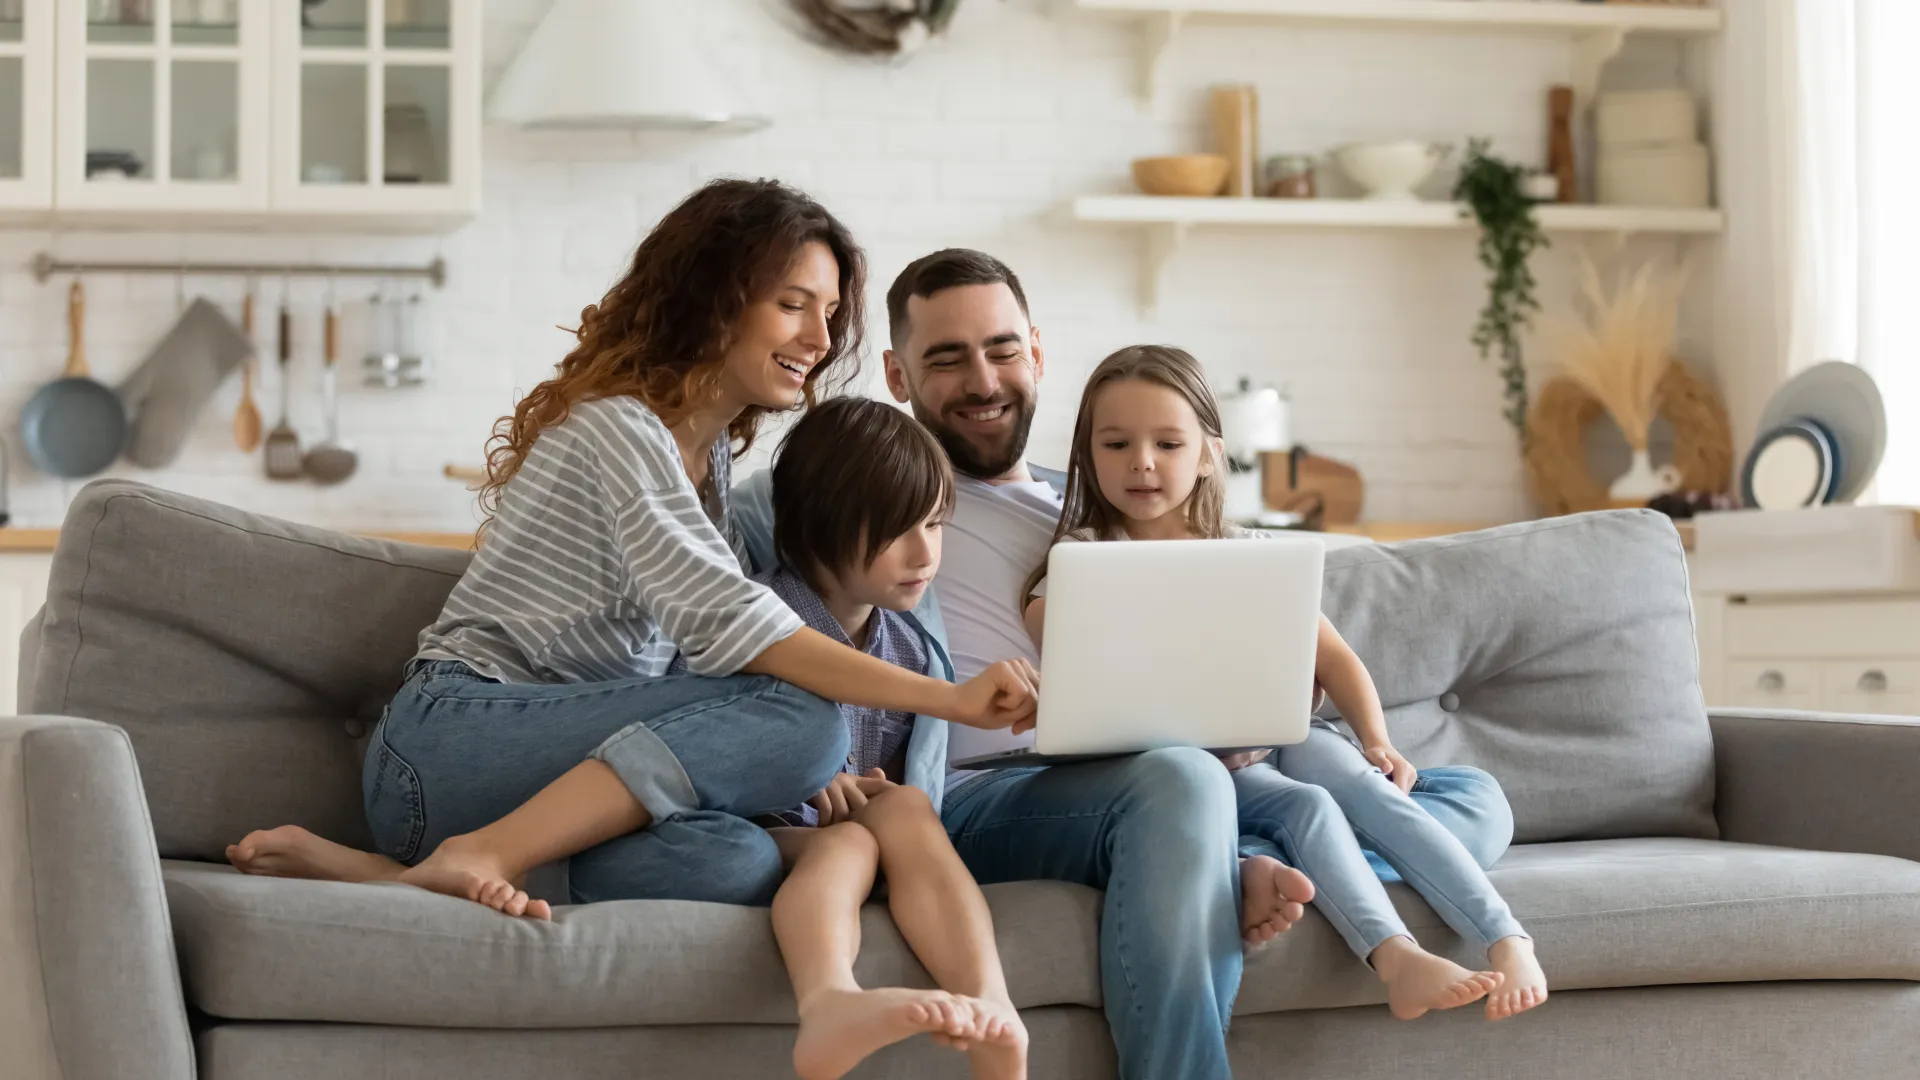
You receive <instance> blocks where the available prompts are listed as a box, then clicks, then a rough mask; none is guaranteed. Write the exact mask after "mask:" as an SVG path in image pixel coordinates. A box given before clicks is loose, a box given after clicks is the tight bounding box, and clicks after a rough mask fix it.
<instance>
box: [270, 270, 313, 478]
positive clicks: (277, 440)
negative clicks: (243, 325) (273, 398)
mask: <svg viewBox="0 0 1920 1080" xmlns="http://www.w3.org/2000/svg"><path fill="white" fill-rule="evenodd" d="M292 371H293V310H292V309H291V308H290V307H288V306H287V301H286V299H285V298H284V297H283V298H282V299H281V301H280V422H279V423H278V424H275V425H274V426H273V430H272V431H269V432H267V452H266V455H265V456H266V460H267V478H268V479H269V480H298V479H300V478H301V477H302V476H304V475H306V473H305V472H304V471H302V469H301V467H300V434H299V433H298V432H296V431H294V430H293V423H292V420H291V419H290V417H289V413H290V412H291V407H292V406H291V403H292V400H293V399H292V392H291V388H290V383H291V382H292V378H291V375H292Z"/></svg>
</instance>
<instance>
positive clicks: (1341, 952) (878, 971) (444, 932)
mask: <svg viewBox="0 0 1920 1080" xmlns="http://www.w3.org/2000/svg"><path fill="white" fill-rule="evenodd" d="M165 875H166V881H167V896H168V901H169V905H170V907H171V909H172V913H173V920H174V931H175V936H176V938H177V939H178V943H179V952H180V964H181V971H182V974H183V977H184V979H185V983H186V988H187V994H188V998H189V1000H190V1001H192V1002H193V1003H194V1005H196V1006H197V1007H199V1008H200V1009H201V1010H203V1011H205V1012H207V1013H209V1014H210V1015H213V1016H216V1017H223V1018H229V1019H252V1020H314V1021H340V1022H352V1023H369V1024H393V1025H418V1026H435V1027H491V1026H502V1027H520V1028H541V1027H605V1026H619V1025H625V1024H673V1023H720V1022H745V1023H790V1022H792V1021H793V1019H794V1010H793V999H792V995H791V993H790V992H789V990H788V984H787V979H786V974H785V971H784V969H782V967H781V966H780V954H779V951H778V949H777V947H776V946H775V944H774V940H773V932H772V929H771V927H770V925H769V923H768V918H767V912H766V911H765V910H764V909H757V908H741V907H728V906H724V905H717V904H699V903H683V902H670V901H627V902H619V903H607V904H593V905H587V906H583V907H570V908H561V909H559V911H558V912H557V913H556V915H555V918H554V921H553V922H551V923H536V922H529V921H526V920H515V919H509V918H506V917H504V916H500V915H496V914H494V913H493V912H490V911H487V910H485V909H483V908H481V907H479V906H477V905H474V904H469V903H465V902H462V901H456V900H449V899H446V898H444V897H440V896H435V895H432V894H429V893H425V892H420V891H418V890H415V889H410V888H408V887H406V886H400V885H341V884H334V883H326V882H310V881H286V880H281V879H275V878H252V877H244V876H242V875H240V874H237V873H234V872H233V871H231V870H228V869H226V868H224V867H216V866H209V865H202V864H189V863H169V864H167V865H166V867H165ZM1493 877H1494V881H1495V882H1496V884H1498V885H1499V887H1500V889H1501V891H1502V892H1503V893H1504V894H1505V895H1506V896H1507V897H1508V899H1509V900H1510V901H1511V903H1512V904H1513V906H1514V909H1515V911H1516V913H1517V914H1519V916H1520V918H1521V920H1522V921H1523V922H1524V923H1526V924H1527V927H1528V929H1529V930H1530V931H1531V932H1532V933H1533V934H1534V935H1535V937H1536V939H1537V940H1538V942H1539V949H1540V955H1541V958H1542V960H1543V962H1544V963H1545V964H1546V967H1547V971H1548V973H1549V976H1550V977H1551V978H1552V980H1553V984H1554V986H1555V987H1556V988H1558V989H1563V990H1576V989H1592V988H1602V987H1623V986H1653V985H1661V984H1678V983H1707V982H1744V981H1770V980H1798V979H1906V980H1920V934H1916V933H1915V932H1914V928H1915V927H1916V926H1920V863H1910V862H1906V861H1904V860H1900V859H1889V858H1884V857H1880V856H1873V855H1834V854H1826V853H1820V852H1808V851H1792V850H1787V849H1782V848H1765V847H1754V846H1747V845H1739V844H1724V843H1719V842H1715V841H1704V840H1683V839H1671V840H1611V841H1589V842H1583V843H1569V844H1548V845H1536V846H1531V847H1522V848H1516V849H1515V850H1514V851H1513V852H1512V854H1510V855H1509V856H1508V857H1507V859H1506V860H1505V861H1504V862H1503V863H1502V864H1501V866H1500V867H1499V868H1498V869H1496V870H1495V871H1494V875H1493ZM1391 891H1392V893H1393V895H1394V899H1395V902H1396V903H1397V904H1398V905H1399V907H1400V909H1401V910H1402V912H1403V913H1404V914H1405V915H1406V917H1407V921H1408V925H1409V926H1410V927H1412V928H1413V929H1414V932H1415V933H1416V934H1417V935H1418V936H1419V937H1420V939H1421V940H1422V941H1423V942H1426V943H1427V944H1428V945H1429V946H1430V947H1432V948H1435V949H1436V950H1440V951H1446V952H1449V953H1451V954H1454V955H1455V956H1456V958H1457V959H1460V960H1463V961H1466V960H1471V959H1474V958H1472V957H1469V956H1468V955H1466V950H1465V947H1464V945H1463V943H1462V942H1461V941H1460V939H1458V938H1457V937H1455V936H1454V935H1453V934H1452V933H1451V932H1450V931H1448V930H1446V929H1445V927H1444V926H1442V925H1441V923H1440V921H1439V919H1438V918H1437V917H1436V916H1434V915H1433V913H1432V912H1431V911H1430V910H1429V909H1428V908H1427V907H1426V905H1425V904H1424V903H1422V902H1421V901H1420V900H1419V899H1418V898H1417V897H1415V896H1414V895H1413V894H1412V893H1411V892H1409V891H1408V890H1407V888H1406V887H1405V886H1404V885H1395V886H1392V887H1391ZM986 894H987V899H988V902H989V903H990V904H991V905H992V907H993V915H994V925H995V928H996V929H997V931H998V934H999V939H1000V952H1001V955H1002V956H1003V957H1004V958H1005V963H1006V967H1007V981H1008V985H1009V987H1010V988H1011V989H1012V991H1013V997H1014V1001H1015V1003H1016V1004H1018V1005H1019V1006H1020V1007H1021V1008H1032V1007H1036V1006H1043V1005H1058V1004H1077V1005H1087V1006H1097V1005H1098V1004H1099V1003H1100V981H1099V954H1098V951H1097V943H1096V935H1097V933H1098V929H1099V904H1098V894H1097V893H1095V892H1094V891H1093V890H1091V889H1086V888H1082V887H1080V886H1076V885H1065V884H1059V883H1053V882H1020V883H1015V884H1008V885H991V886H988V887H987V889H986ZM862 924H863V925H862V930H863V935H864V937H863V946H862V949H861V952H860V963H859V968H858V970H859V975H860V977H861V979H862V981H863V982H865V983H866V984H867V985H887V984H895V985H902V984H904V985H919V986H927V985H931V984H930V983H929V982H928V981H927V976H926V974H925V972H924V971H923V970H922V969H921V967H920V965H919V964H918V963H917V962H916V961H915V960H914V959H913V957H912V955H911V954H910V953H909V952H908V951H907V949H906V946H905V943H904V942H902V941H901V939H900V936H899V934H898V933H897V932H896V931H895V930H894V928H893V925H892V922H891V921H890V920H889V919H888V918H887V916H886V914H885V912H884V910H883V909H881V908H879V907H869V908H868V909H867V910H866V912H865V915H864V918H863V920H862ZM1385 1000H1386V998H1385V995H1384V994H1382V993H1381V992H1380V984H1379V983H1378V982H1377V981H1375V979H1374V978H1373V976H1372V975H1371V973H1370V972H1368V970H1367V969H1366V968H1365V967H1364V966H1362V965H1361V964H1360V963H1359V961H1357V960H1355V959H1354V958H1353V956H1352V955H1351V954H1349V953H1348V952H1347V951H1346V949H1345V947H1344V946H1343V945H1342V944H1341V942H1340V938H1339V936H1338V935H1337V934H1336V933H1335V932H1334V930H1333V927H1332V926H1331V925H1330V924H1328V923H1327V922H1326V920H1325V919H1323V918H1321V917H1320V916H1319V914H1318V913H1310V914H1309V915H1308V917H1307V919H1306V920H1304V921H1303V922H1302V923H1301V924H1300V925H1299V926H1297V927H1295V928H1294V929H1293V930H1292V931H1290V932H1289V933H1287V934H1285V935H1283V936H1282V937H1281V938H1280V939H1279V940H1278V941H1276V942H1275V943H1273V944H1272V945H1270V946H1267V947H1265V948H1263V949H1260V950H1258V951H1256V952H1254V953H1253V954H1252V955H1251V956H1250V957H1249V958H1248V962H1247V977H1246V981H1245V984H1244V986H1243V987H1242V989H1241V992H1240V997H1239V1000H1238V1002H1237V1005H1236V1009H1235V1011H1236V1012H1237V1013H1241V1014H1252V1013H1262V1012H1275V1011H1281V1010H1287V1009H1313V1008H1331V1007H1340V1006H1349V1005H1367V1004H1378V1003H1381V1002H1384V1001H1385Z"/></svg>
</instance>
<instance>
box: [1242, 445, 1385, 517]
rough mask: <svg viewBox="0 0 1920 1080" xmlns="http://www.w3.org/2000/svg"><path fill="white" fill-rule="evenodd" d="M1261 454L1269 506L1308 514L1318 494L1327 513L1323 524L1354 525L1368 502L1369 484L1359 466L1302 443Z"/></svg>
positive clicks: (1265, 491) (1265, 493)
mask: <svg viewBox="0 0 1920 1080" xmlns="http://www.w3.org/2000/svg"><path fill="white" fill-rule="evenodd" d="M1261 457H1262V459H1263V460H1262V466H1263V473H1262V480H1263V483H1262V485H1261V489H1262V494H1263V495H1265V497H1266V500H1267V506H1269V507H1271V508H1272V509H1275V510H1298V511H1300V512H1303V513H1305V512H1308V511H1309V510H1310V509H1311V507H1312V505H1313V501H1314V499H1313V497H1314V496H1317V497H1318V501H1319V504H1320V507H1321V511H1322V513H1323V515H1324V516H1323V519H1322V524H1324V525H1327V526H1334V525H1352V524H1354V523H1355V522H1357V521H1359V520H1360V511H1361V510H1362V509H1363V508H1364V507H1365V505H1366V501H1367V485H1366V482H1365V481H1364V480H1362V479H1361V477H1360V470H1359V469H1356V468H1354V467H1353V466H1351V465H1349V464H1347V463H1346V462H1344V461H1336V460H1334V459H1333V458H1330V457H1322V456H1321V455H1319V454H1315V453H1313V452H1312V451H1310V450H1308V449H1307V448H1305V447H1300V446H1297V447H1295V448H1293V449H1292V450H1290V451H1280V452H1277V453H1269V454H1263V455H1261Z"/></svg>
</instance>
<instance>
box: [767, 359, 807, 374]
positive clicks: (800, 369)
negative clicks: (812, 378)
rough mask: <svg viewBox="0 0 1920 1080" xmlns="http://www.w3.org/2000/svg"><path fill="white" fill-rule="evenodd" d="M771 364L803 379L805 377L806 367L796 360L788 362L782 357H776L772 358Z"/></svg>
mask: <svg viewBox="0 0 1920 1080" xmlns="http://www.w3.org/2000/svg"><path fill="white" fill-rule="evenodd" d="M773 362H774V363H776V364H778V365H780V366H781V367H783V368H785V369H786V370H788V371H791V372H793V373H794V374H795V375H798V376H799V377H801V378H803V379H804V378H806V377H807V365H805V364H802V363H801V362H800V361H798V360H789V359H787V358H786V357H784V356H776V357H774V358H773Z"/></svg>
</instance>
